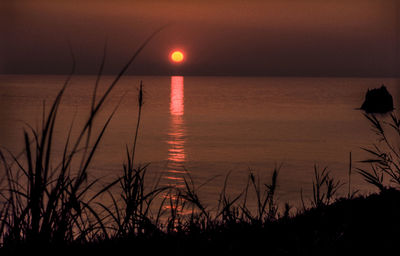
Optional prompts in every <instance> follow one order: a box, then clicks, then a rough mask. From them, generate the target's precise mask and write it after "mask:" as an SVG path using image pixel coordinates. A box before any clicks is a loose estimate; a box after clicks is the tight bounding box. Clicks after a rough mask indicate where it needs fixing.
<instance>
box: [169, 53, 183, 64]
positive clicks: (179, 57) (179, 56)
mask: <svg viewBox="0 0 400 256" xmlns="http://www.w3.org/2000/svg"><path fill="white" fill-rule="evenodd" d="M170 58H171V61H172V62H175V63H180V62H182V61H183V60H184V59H185V56H184V55H183V52H182V51H179V50H175V51H172V53H171V55H170Z"/></svg>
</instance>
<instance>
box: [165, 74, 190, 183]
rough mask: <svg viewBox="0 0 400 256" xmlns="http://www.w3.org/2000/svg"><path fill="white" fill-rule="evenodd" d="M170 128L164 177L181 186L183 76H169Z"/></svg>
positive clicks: (182, 166) (183, 159)
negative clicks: (166, 170)
mask: <svg viewBox="0 0 400 256" xmlns="http://www.w3.org/2000/svg"><path fill="white" fill-rule="evenodd" d="M169 109H170V130H169V132H168V141H167V143H168V175H167V176H166V177H165V178H166V179H167V180H168V181H169V182H170V183H171V184H170V185H172V186H176V187H181V186H183V174H184V173H185V169H184V163H185V160H186V152H185V140H186V130H185V123H184V118H183V117H184V83H183V76H172V77H171V96H170V108H169Z"/></svg>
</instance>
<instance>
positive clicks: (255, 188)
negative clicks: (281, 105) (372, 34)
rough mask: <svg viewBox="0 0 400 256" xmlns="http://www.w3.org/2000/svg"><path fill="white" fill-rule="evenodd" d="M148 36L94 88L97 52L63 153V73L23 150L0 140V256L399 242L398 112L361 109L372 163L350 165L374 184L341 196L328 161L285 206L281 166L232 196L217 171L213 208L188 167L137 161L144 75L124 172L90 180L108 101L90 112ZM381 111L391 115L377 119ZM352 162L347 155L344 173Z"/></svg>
mask: <svg viewBox="0 0 400 256" xmlns="http://www.w3.org/2000/svg"><path fill="white" fill-rule="evenodd" d="M149 40H150V39H149ZM147 42H148V40H147V41H146V42H145V43H144V44H143V45H142V47H141V48H139V50H138V51H137V52H136V53H134V55H133V56H132V58H131V59H130V60H129V61H128V63H127V65H126V66H125V67H124V68H123V69H122V70H121V72H120V74H119V75H118V76H117V77H116V78H115V80H114V81H113V82H112V83H111V84H110V86H109V88H108V89H107V90H106V92H105V93H104V94H103V95H100V96H99V95H96V93H97V85H98V81H99V80H100V77H101V73H102V69H103V65H104V62H105V61H104V58H103V62H102V64H101V66H100V70H99V75H98V79H97V82H96V84H95V86H94V90H93V101H92V107H91V109H90V113H89V117H88V119H87V121H86V123H85V124H84V125H83V126H82V127H81V132H80V133H79V135H78V136H77V137H76V138H72V137H71V129H70V130H69V132H68V133H67V135H66V139H65V145H64V151H63V152H62V155H61V157H60V156H58V158H57V159H61V160H60V162H59V163H54V162H53V161H54V160H53V159H54V158H55V157H54V152H53V146H54V145H53V138H54V129H55V125H56V117H57V113H58V108H59V105H60V103H61V101H62V97H63V94H64V91H65V90H66V89H67V85H68V82H69V78H68V79H67V81H66V83H65V85H64V86H63V88H62V89H61V90H60V92H59V94H58V95H57V97H56V99H55V100H54V102H53V104H52V106H51V108H50V109H49V110H48V113H47V114H46V117H45V118H44V120H43V124H42V127H41V129H33V128H31V127H27V130H26V131H25V132H24V134H23V136H24V140H25V144H24V145H23V149H22V150H21V153H20V154H13V153H11V152H8V151H7V150H3V149H2V150H1V151H0V163H1V169H0V171H1V175H2V176H1V179H0V181H1V183H0V185H1V186H0V196H1V198H0V203H1V205H0V206H1V207H0V243H1V248H0V254H1V255H7V254H19V253H21V254H22V253H33V252H35V251H36V252H39V253H52V254H87V253H90V254H94V253H106V254H116V253H117V254H127V253H128V254H135V253H139V252H143V253H160V254H174V255H186V254H205V253H220V254H223V255H225V254H228V253H234V254H238V253H243V254H245V255H249V254H256V253H257V254H259V253H262V254H268V255H337V254H341V253H356V254H361V253H363V254H371V253H375V254H382V253H385V252H389V251H390V250H394V251H397V250H398V248H397V241H398V239H399V238H400V234H399V233H400V221H399V216H400V191H399V190H397V189H396V188H397V187H398V185H399V184H400V167H399V166H400V161H399V160H400V156H399V147H398V145H397V144H393V141H395V142H397V139H398V138H400V121H399V120H398V119H397V117H396V116H395V115H390V117H389V116H387V117H381V116H375V115H373V114H368V115H366V118H367V119H368V120H369V121H370V123H371V124H372V127H373V129H374V131H375V132H376V134H377V135H378V137H379V140H380V142H379V143H378V144H376V145H374V146H373V147H372V148H371V149H365V150H366V151H367V152H369V153H370V155H371V159H367V160H365V161H364V162H365V163H366V164H368V165H369V167H368V168H366V169H357V172H358V173H359V174H360V175H362V176H363V177H364V178H365V180H366V181H367V182H369V183H371V184H372V185H374V186H375V187H376V188H378V189H379V191H380V192H379V193H377V194H371V195H368V196H362V195H355V194H353V193H351V190H350V184H348V185H349V191H348V192H349V193H348V195H347V197H345V198H337V196H336V192H337V190H338V189H339V187H341V186H342V185H343V183H341V182H339V181H336V180H335V179H334V177H332V176H331V175H330V173H329V172H328V171H327V170H326V169H323V170H318V168H317V167H315V175H314V178H313V197H312V198H311V199H310V200H307V205H306V204H304V205H303V207H302V208H301V209H297V212H293V209H292V210H291V207H290V205H288V204H285V205H280V204H279V202H276V200H275V193H276V188H277V181H278V173H279V170H278V169H276V170H274V172H273V175H272V177H271V180H269V181H261V180H260V178H259V177H257V176H255V175H254V174H252V173H249V176H248V182H247V186H246V187H245V188H243V191H242V193H240V194H239V195H233V196H232V195H228V194H227V193H226V186H227V182H225V184H223V186H222V189H221V193H220V197H219V200H218V207H217V208H216V209H215V208H213V209H210V208H208V207H207V206H206V205H204V204H203V202H202V200H201V198H200V197H199V193H198V191H199V189H200V187H201V186H202V185H200V186H196V185H195V183H194V181H193V180H192V179H191V177H190V175H189V174H187V175H186V176H185V185H186V186H185V187H184V188H173V187H168V186H160V185H159V183H158V182H157V181H155V182H152V183H153V184H152V186H149V185H148V182H149V180H148V178H147V176H146V173H147V166H146V165H138V164H136V162H135V151H136V140H137V138H138V134H139V128H140V119H141V110H142V106H143V93H142V92H143V91H142V85H140V88H139V95H138V118H137V126H136V132H135V134H134V135H133V141H132V142H131V143H130V144H129V145H127V147H126V148H127V149H126V160H125V162H124V163H123V164H121V171H120V177H119V178H117V179H115V180H114V181H112V182H110V183H108V184H106V185H103V186H99V184H100V183H99V180H98V179H94V180H91V179H90V178H89V177H90V175H88V169H89V166H90V164H91V160H92V158H93V156H94V154H95V152H96V150H97V148H98V146H99V144H100V142H101V139H102V137H103V135H104V132H105V130H106V129H107V126H108V124H109V123H110V122H111V120H112V117H113V115H114V113H115V111H114V112H113V113H111V114H110V116H109V117H108V119H106V120H104V121H103V124H102V126H101V129H100V130H98V129H97V128H98V123H96V125H95V121H96V122H98V120H95V117H96V116H97V114H98V113H99V111H100V109H101V107H102V105H103V104H104V102H105V101H106V99H107V97H108V95H109V94H110V92H111V91H112V89H113V88H114V87H115V85H116V84H117V82H118V81H119V80H120V78H121V77H122V75H123V74H124V72H125V71H126V69H127V68H128V67H129V65H130V64H131V63H132V61H133V60H134V59H135V57H136V56H137V54H138V53H139V52H140V51H141V49H142V48H143V47H144V46H145V45H146V43H147ZM384 118H386V119H389V121H382V120H383V119H384ZM381 119H382V120H381ZM386 119H385V120H386ZM94 127H96V129H94ZM387 129H389V130H390V132H389V134H388V131H387ZM95 131H96V132H95ZM95 133H96V134H95ZM393 137H394V139H393ZM353 169H354V168H352V167H351V164H350V168H349V182H348V183H350V177H351V171H352V170H353ZM227 179H228V178H227ZM227 179H226V180H227ZM111 190H112V191H113V192H112V193H111ZM105 198H107V200H105ZM106 202H108V203H106ZM308 202H311V205H310V204H309V203H308Z"/></svg>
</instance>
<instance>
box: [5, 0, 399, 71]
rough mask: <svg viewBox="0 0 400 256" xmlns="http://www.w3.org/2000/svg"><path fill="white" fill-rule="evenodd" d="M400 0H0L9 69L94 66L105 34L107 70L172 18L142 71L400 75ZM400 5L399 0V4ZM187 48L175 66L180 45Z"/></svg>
mask: <svg viewBox="0 0 400 256" xmlns="http://www.w3.org/2000/svg"><path fill="white" fill-rule="evenodd" d="M397 2H400V1H396V0H347V1H344V0H343V1H340V0H336V1H334V0H332V1H330V0H297V1H292V0H279V1H278V0H274V1H261V0H260V1H239V0H236V1H235V0H230V1H222V0H220V1H218V0H217V1H204V0H203V1H197V0H194V1H183V0H181V1H179V0H175V1H171V0H169V1H168V0H163V1H162V0H153V1H151V0H150V1H123V0H117V1H84V0H81V1H78V0H75V1H73V0H71V1H64V0H58V1H44V0H38V1H32V0H25V1H23V0H20V1H13V0H3V1H2V2H1V3H0V24H1V25H0V36H1V39H2V40H0V47H1V48H0V54H1V55H0V56H1V60H0V73H44V74H60V73H67V72H68V71H69V66H70V63H71V61H70V59H69V53H68V47H67V43H66V42H67V41H68V40H69V41H70V42H71V45H72V48H73V50H74V52H75V55H76V56H77V61H78V72H79V73H84V74H91V73H95V72H96V70H97V66H98V63H99V60H100V59H101V54H102V48H103V45H104V41H105V38H107V39H108V42H109V50H108V56H109V58H108V62H107V66H106V72H107V73H113V72H116V71H117V70H118V69H119V68H120V67H121V65H122V64H123V63H124V62H125V61H126V60H127V59H128V57H129V55H130V54H131V53H132V52H133V51H134V50H135V47H136V46H137V45H138V44H140V43H141V42H142V41H143V39H144V38H145V37H146V36H147V35H149V34H150V33H151V32H152V31H154V30H155V29H157V28H158V27H160V26H162V25H165V24H170V25H169V27H167V28H166V29H165V30H164V31H162V32H161V33H160V34H159V35H158V36H157V37H156V38H155V39H154V40H153V41H152V42H151V43H150V45H149V46H148V47H146V48H145V50H144V51H143V52H142V54H141V55H140V56H139V58H138V59H137V62H136V63H135V65H134V66H133V67H132V69H131V70H130V73H134V74H170V73H173V72H179V73H182V74H194V75H196V74H198V75H201V74H206V75H221V74H225V75H230V74H241V75H282V76H284V75H304V76H315V75H318V76H392V75H394V74H396V72H397V75H399V70H400V68H399V67H398V66H399V58H400V57H399V56H400V54H399V50H398V49H399V46H398V44H399V41H400V39H399V35H398V34H399V31H400V21H399V18H398V16H399V6H400V3H397ZM396 4H397V5H396ZM177 47H178V48H179V47H180V48H182V49H183V50H184V51H185V52H187V59H186V61H185V65H182V66H180V67H179V70H178V69H177V67H173V66H171V64H170V62H169V60H168V54H169V53H170V51H171V50H172V49H173V48H177Z"/></svg>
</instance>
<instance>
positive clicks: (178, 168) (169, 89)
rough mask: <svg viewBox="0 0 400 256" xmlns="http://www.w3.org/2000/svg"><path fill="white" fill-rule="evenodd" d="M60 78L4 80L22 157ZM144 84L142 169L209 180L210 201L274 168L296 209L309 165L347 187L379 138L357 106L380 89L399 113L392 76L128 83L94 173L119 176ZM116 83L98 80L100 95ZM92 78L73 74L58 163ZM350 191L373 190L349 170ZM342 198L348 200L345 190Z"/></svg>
mask: <svg viewBox="0 0 400 256" xmlns="http://www.w3.org/2000/svg"><path fill="white" fill-rule="evenodd" d="M65 80H66V77H65V76H0V145H1V146H2V147H5V148H7V149H9V150H10V151H12V152H14V153H18V152H19V151H20V150H21V149H22V145H23V136H22V132H23V129H24V128H26V127H27V126H26V124H25V123H27V124H30V125H31V126H33V127H40V126H41V120H42V113H43V102H45V105H46V109H47V110H48V109H49V106H50V103H51V102H52V100H53V99H54V96H55V95H56V93H57V92H58V91H59V89H60V88H61V87H62V85H63V83H64V81H65ZM140 80H142V81H143V84H144V90H145V94H144V101H145V104H144V107H143V113H142V122H141V126H140V131H139V138H138V145H137V155H136V159H137V162H138V163H150V166H149V170H150V171H151V172H152V173H153V176H152V177H154V175H155V176H157V175H159V174H161V175H162V179H161V183H163V184H171V185H176V186H181V185H182V182H183V178H182V177H183V175H185V172H189V173H190V174H191V176H192V177H193V179H194V182H195V184H197V185H201V184H202V183H203V182H205V181H207V180H209V179H210V178H211V177H215V179H214V180H212V181H211V182H209V183H207V185H205V186H204V187H202V189H201V191H200V192H201V195H202V196H203V198H204V201H205V202H211V201H216V200H217V199H218V194H219V192H220V190H221V187H222V185H223V182H224V179H225V176H226V175H227V174H228V173H230V176H229V180H228V191H229V192H230V193H232V195H237V194H238V193H240V192H241V191H242V189H243V188H244V186H245V184H246V176H247V175H248V173H249V170H252V171H253V172H254V173H257V174H259V175H260V176H261V177H262V178H263V179H264V180H265V181H268V179H269V178H270V175H271V173H272V170H273V169H274V167H276V166H281V167H280V173H279V178H278V184H279V188H278V200H279V201H280V202H286V201H289V202H291V203H294V204H296V202H298V201H299V199H300V190H303V194H304V197H305V198H307V197H310V195H311V189H312V187H311V184H312V183H311V182H312V177H313V168H314V165H315V164H317V165H318V167H319V168H324V167H328V169H329V170H330V171H331V172H332V174H333V175H334V176H335V177H336V178H338V179H341V180H342V181H343V182H347V174H348V165H349V153H350V152H352V156H353V166H354V167H361V166H362V165H361V163H358V161H360V160H363V159H365V157H366V155H365V153H363V151H362V150H361V149H360V147H366V146H370V145H372V143H374V142H376V137H375V136H374V133H373V132H372V131H371V129H370V126H369V124H368V122H367V121H366V119H365V117H364V116H363V115H362V113H361V112H360V111H359V110H356V108H358V107H360V106H361V104H362V101H363V98H364V95H365V92H366V90H367V89H368V88H375V87H378V86H380V85H381V84H383V83H384V84H385V85H386V86H387V87H388V89H389V91H390V92H391V93H392V94H393V96H394V101H395V105H396V108H397V109H399V107H398V105H397V104H398V99H399V95H400V80H398V79H397V80H396V79H391V78H268V77H266V78H263V77H179V76H175V77H154V76H151V77H133V76H132V77H129V76H128V77H124V78H123V79H122V80H121V81H120V83H119V84H118V85H117V87H116V88H115V90H114V91H113V92H112V94H111V97H110V98H109V99H108V101H107V102H106V105H105V106H104V108H103V109H102V112H101V115H100V116H98V118H97V119H96V123H97V125H98V127H100V125H101V124H102V123H104V122H105V120H106V118H107V116H108V115H109V114H110V113H111V111H112V110H113V109H114V108H115V107H116V106H117V105H118V104H119V103H120V105H119V107H118V110H117V112H116V115H115V116H114V118H113V120H112V122H111V125H110V126H109V128H108V130H107V132H106V134H105V137H104V139H103V141H102V143H101V145H100V148H99V151H98V152H97V154H96V155H95V159H94V160H93V164H92V166H91V170H90V173H91V175H92V176H95V177H104V178H103V179H108V178H109V177H116V176H117V175H119V174H120V173H121V171H122V164H123V162H124V161H125V145H127V144H128V145H132V142H133V137H134V132H135V126H136V120H137V93H138V86H139V82H140ZM111 81H112V77H104V78H103V79H102V81H101V84H100V87H101V88H100V91H104V89H105V88H106V86H107V85H108V84H109V83H110V82H111ZM94 83H95V77H92V76H75V77H73V79H72V81H71V84H70V85H69V87H68V89H67V91H66V94H65V96H64V98H63V101H62V105H61V109H60V114H59V116H58V119H57V131H56V135H57V136H56V138H55V155H54V158H53V161H54V163H53V164H54V165H56V162H57V159H59V157H60V153H61V152H62V150H63V146H64V144H63V142H64V141H65V138H66V137H67V133H68V129H69V127H70V126H71V123H72V122H74V126H73V127H74V128H73V134H75V135H76V133H77V132H78V130H79V129H78V128H79V127H80V126H81V125H82V122H83V120H84V119H85V118H86V117H87V116H88V110H89V108H90V102H91V98H92V89H93V86H94ZM352 182H353V186H352V189H354V190H356V189H359V190H361V191H362V192H368V191H373V188H372V187H371V186H369V185H367V184H366V183H365V182H363V180H362V179H361V177H359V175H357V174H353V177H352ZM341 193H342V194H343V195H345V194H347V187H346V186H343V188H342V190H341Z"/></svg>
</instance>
